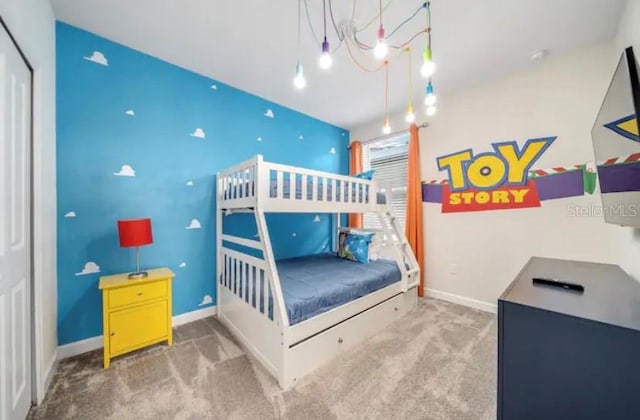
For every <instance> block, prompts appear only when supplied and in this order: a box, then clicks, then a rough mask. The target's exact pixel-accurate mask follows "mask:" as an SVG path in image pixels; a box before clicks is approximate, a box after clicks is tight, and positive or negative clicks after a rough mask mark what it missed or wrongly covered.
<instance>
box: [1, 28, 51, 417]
mask: <svg viewBox="0 0 640 420" xmlns="http://www.w3.org/2000/svg"><path fill="white" fill-rule="evenodd" d="M0 27H1V28H2V29H4V31H5V32H6V33H7V35H9V39H10V40H11V42H12V43H13V46H14V47H16V50H17V51H18V54H20V57H21V58H22V61H24V63H25V64H26V66H27V68H28V69H29V84H30V85H31V89H30V97H29V114H30V119H29V227H30V229H29V275H30V289H31V293H30V296H29V303H30V305H31V308H30V309H31V311H30V312H31V325H30V326H29V329H30V330H31V349H30V355H31V390H30V392H31V405H32V406H33V405H35V403H36V401H37V396H38V377H39V373H38V372H39V371H38V369H37V368H38V367H39V366H38V357H37V354H36V353H37V348H38V346H36V343H38V342H40V337H38V334H37V329H36V293H37V290H39V289H37V288H36V284H35V283H36V278H35V261H34V255H35V244H34V238H35V232H34V227H35V223H34V213H35V211H34V210H35V209H34V207H33V201H34V198H35V197H34V196H35V194H34V190H35V187H34V177H33V175H34V168H33V164H34V159H33V156H34V152H33V148H34V141H33V138H34V133H33V130H34V128H35V127H34V124H33V120H34V106H33V101H34V87H35V84H34V75H33V73H34V68H33V66H32V65H31V62H30V61H29V59H28V58H27V56H26V55H25V53H24V51H23V50H22V48H20V45H19V44H18V41H17V40H16V38H15V37H14V36H13V33H11V30H10V29H9V27H8V26H7V24H6V23H5V21H4V19H3V18H2V16H1V15H0ZM42 399H44V395H42Z"/></svg>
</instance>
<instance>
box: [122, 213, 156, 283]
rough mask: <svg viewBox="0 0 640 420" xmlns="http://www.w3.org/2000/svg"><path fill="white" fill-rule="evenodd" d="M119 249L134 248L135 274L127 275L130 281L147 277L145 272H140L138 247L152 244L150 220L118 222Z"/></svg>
mask: <svg viewBox="0 0 640 420" xmlns="http://www.w3.org/2000/svg"><path fill="white" fill-rule="evenodd" d="M118 236H119V237H120V247H122V248H130V247H133V246H135V247H136V272H135V273H131V274H129V278H130V279H141V278H144V277H147V272H146V271H140V247H141V246H143V245H149V244H152V243H153V233H152V232H151V219H129V220H118Z"/></svg>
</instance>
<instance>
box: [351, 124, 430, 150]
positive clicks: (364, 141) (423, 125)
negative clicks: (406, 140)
mask: <svg viewBox="0 0 640 420" xmlns="http://www.w3.org/2000/svg"><path fill="white" fill-rule="evenodd" d="M416 127H418V129H420V128H427V127H429V124H428V123H422V124H420V125H418V126H416ZM408 132H409V129H406V130H400V131H394V132H393V133H389V134H385V135H384V136H379V137H374V138H372V139H369V140H359V141H360V144H362V145H363V146H364V145H365V144H368V143H373V142H375V141H380V140H385V139H390V138H391V137H395V136H398V135H400V134H404V133H408ZM347 149H351V145H349V146H347Z"/></svg>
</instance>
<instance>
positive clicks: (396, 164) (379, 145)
mask: <svg viewBox="0 0 640 420" xmlns="http://www.w3.org/2000/svg"><path fill="white" fill-rule="evenodd" d="M408 156H409V134H408V133H407V134H402V135H400V136H394V137H392V138H388V139H383V140H380V141H376V142H372V143H369V144H366V145H364V153H363V160H364V162H363V163H364V166H365V169H366V170H369V169H373V170H375V173H374V174H373V179H374V180H376V182H377V183H378V187H379V188H383V189H385V190H386V189H388V188H391V203H387V204H390V207H391V212H392V213H393V214H394V216H396V217H397V220H398V223H399V225H400V228H401V229H402V230H403V231H404V226H405V220H406V217H407V211H406V210H407V172H408ZM363 222H364V227H365V228H367V229H380V228H381V226H380V222H379V221H378V217H377V216H376V215H375V214H374V213H365V215H364V221H363Z"/></svg>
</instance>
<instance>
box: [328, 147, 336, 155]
mask: <svg viewBox="0 0 640 420" xmlns="http://www.w3.org/2000/svg"><path fill="white" fill-rule="evenodd" d="M329 153H331V154H332V155H335V154H336V148H335V147H332V148H331V149H329Z"/></svg>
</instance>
